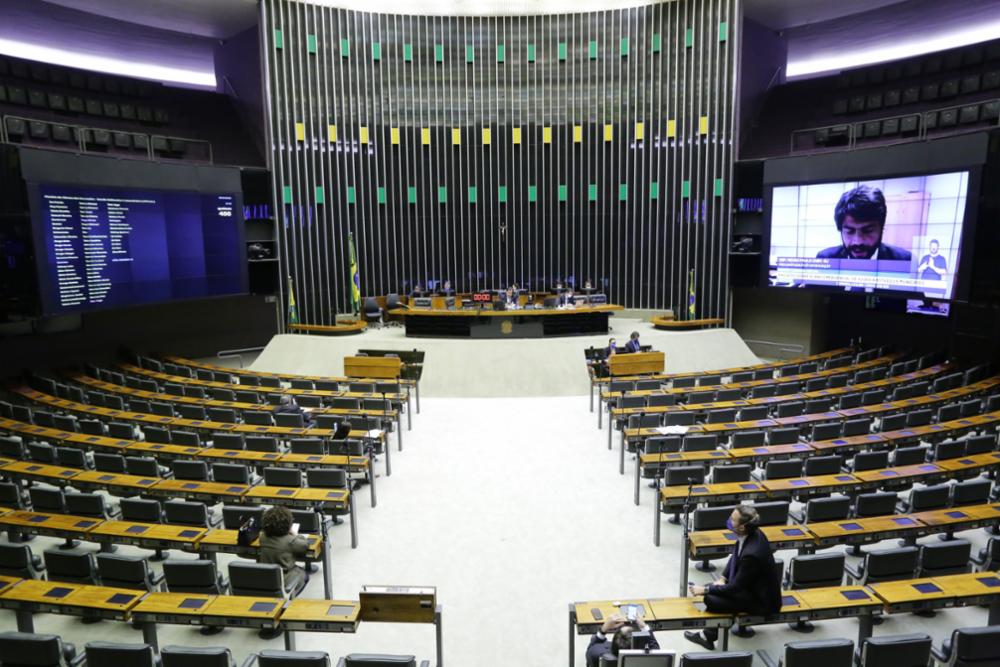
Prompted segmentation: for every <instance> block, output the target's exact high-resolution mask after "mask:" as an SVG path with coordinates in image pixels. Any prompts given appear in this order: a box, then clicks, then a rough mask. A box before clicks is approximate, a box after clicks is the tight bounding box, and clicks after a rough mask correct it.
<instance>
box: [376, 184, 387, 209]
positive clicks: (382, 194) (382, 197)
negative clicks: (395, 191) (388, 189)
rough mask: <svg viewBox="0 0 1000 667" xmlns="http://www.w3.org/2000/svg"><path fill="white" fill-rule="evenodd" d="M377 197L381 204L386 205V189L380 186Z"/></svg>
mask: <svg viewBox="0 0 1000 667" xmlns="http://www.w3.org/2000/svg"><path fill="white" fill-rule="evenodd" d="M375 193H376V194H375V196H376V197H377V198H378V203H379V204H383V205H384V204H385V188H384V187H382V186H379V188H378V190H376V191H375Z"/></svg>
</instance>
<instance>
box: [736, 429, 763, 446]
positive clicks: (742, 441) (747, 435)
mask: <svg viewBox="0 0 1000 667" xmlns="http://www.w3.org/2000/svg"><path fill="white" fill-rule="evenodd" d="M766 438H767V433H766V432H764V431H737V432H736V433H734V434H733V436H732V438H730V443H729V444H730V446H731V447H733V448H734V449H736V448H740V447H760V446H762V445H763V444H764V441H765V440H766Z"/></svg>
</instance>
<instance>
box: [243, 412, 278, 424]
mask: <svg viewBox="0 0 1000 667" xmlns="http://www.w3.org/2000/svg"><path fill="white" fill-rule="evenodd" d="M243 421H244V422H246V423H247V424H253V425H255V426H271V425H272V424H273V423H274V420H273V419H272V418H271V413H270V412H263V411H260V410H244V411H243Z"/></svg>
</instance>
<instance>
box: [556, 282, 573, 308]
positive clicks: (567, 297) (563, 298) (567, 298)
mask: <svg viewBox="0 0 1000 667" xmlns="http://www.w3.org/2000/svg"><path fill="white" fill-rule="evenodd" d="M574 304H575V302H574V301H573V288H572V287H567V288H566V291H565V292H563V293H562V294H560V295H559V305H560V306H572V305H574Z"/></svg>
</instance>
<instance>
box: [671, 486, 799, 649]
mask: <svg viewBox="0 0 1000 667" xmlns="http://www.w3.org/2000/svg"><path fill="white" fill-rule="evenodd" d="M726 526H727V527H728V528H729V529H730V530H731V531H733V532H734V533H735V534H736V551H735V552H734V553H733V555H732V556H731V557H730V558H729V562H728V563H727V564H726V569H725V570H724V574H723V575H722V576H721V577H720V578H719V579H718V580H717V581H716V582H715V583H713V584H711V585H709V586H697V585H694V584H692V585H691V586H689V587H688V590H689V591H690V592H691V595H704V596H705V608H706V609H707V610H708V611H710V612H715V613H720V614H736V613H739V612H746V613H750V614H773V613H775V612H777V611H778V610H780V609H781V582H780V581H779V577H778V575H777V573H776V572H775V567H774V554H773V553H772V552H771V543H770V542H768V541H767V537H766V536H765V535H764V533H762V532H760V530H759V527H760V516H759V515H758V514H757V510H755V509H754V508H753V507H752V506H751V505H740V506H739V507H737V508H736V509H734V510H733V513H732V514H731V515H730V517H729V520H728V521H726ZM718 637H719V631H718V629H717V628H705V629H704V630H702V632H701V633H698V632H690V631H688V632H685V633H684V638H685V639H687V640H688V641H692V642H694V643H695V644H698V645H699V646H703V647H705V648H706V649H708V650H709V651H714V650H715V640H716V639H718Z"/></svg>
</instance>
